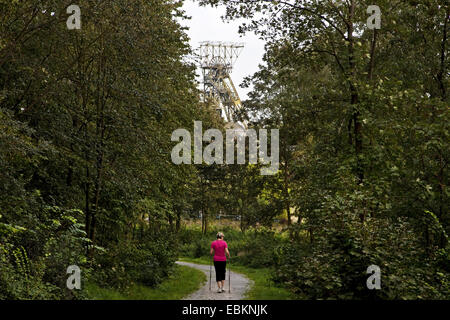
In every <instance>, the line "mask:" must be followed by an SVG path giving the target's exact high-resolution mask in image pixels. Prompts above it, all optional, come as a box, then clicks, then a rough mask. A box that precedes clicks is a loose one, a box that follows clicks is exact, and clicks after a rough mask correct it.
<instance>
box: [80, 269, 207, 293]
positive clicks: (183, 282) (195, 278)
mask: <svg viewBox="0 0 450 320" xmlns="http://www.w3.org/2000/svg"><path fill="white" fill-rule="evenodd" d="M175 268H176V269H175V272H174V273H173V275H172V276H171V277H170V278H169V279H167V280H166V281H164V282H162V283H161V284H160V285H159V286H157V287H156V288H150V287H147V286H143V285H139V284H135V285H132V286H131V287H130V288H129V289H128V290H127V291H126V292H120V291H118V290H115V289H108V288H101V287H99V286H97V285H96V284H93V283H89V284H87V285H86V293H87V295H88V297H89V298H90V299H92V300H179V299H182V298H184V297H185V296H187V295H188V294H190V293H192V292H194V291H196V290H198V289H199V288H200V287H201V286H202V284H203V283H204V282H205V281H206V275H205V274H204V273H203V272H201V271H199V270H196V269H193V268H189V267H184V266H178V265H177V266H175Z"/></svg>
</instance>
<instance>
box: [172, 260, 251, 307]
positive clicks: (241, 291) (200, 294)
mask: <svg viewBox="0 0 450 320" xmlns="http://www.w3.org/2000/svg"><path fill="white" fill-rule="evenodd" d="M177 264H179V265H181V266H186V267H191V268H195V269H198V270H200V271H203V272H204V273H205V274H206V277H207V279H208V280H207V281H206V283H205V285H204V286H203V287H201V288H200V289H199V290H197V291H196V292H194V293H192V294H190V295H189V296H187V297H186V298H184V299H183V300H243V299H244V295H245V292H246V291H247V290H248V289H249V288H250V286H251V285H252V284H253V282H252V281H251V280H249V279H248V278H247V277H246V276H244V275H242V274H240V273H236V272H231V293H229V292H228V270H227V280H226V281H225V289H226V292H223V293H217V283H216V274H215V271H214V266H213V267H212V268H211V269H212V275H211V279H212V284H211V291H210V290H209V266H208V265H203V264H196V263H190V262H181V261H177Z"/></svg>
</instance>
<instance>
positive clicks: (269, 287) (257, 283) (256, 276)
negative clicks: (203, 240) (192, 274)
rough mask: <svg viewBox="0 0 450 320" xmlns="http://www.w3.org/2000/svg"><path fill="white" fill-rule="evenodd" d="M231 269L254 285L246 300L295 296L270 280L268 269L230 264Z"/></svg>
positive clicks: (291, 298) (186, 259)
mask: <svg viewBox="0 0 450 320" xmlns="http://www.w3.org/2000/svg"><path fill="white" fill-rule="evenodd" d="M179 260H180V261H185V262H192V263H198V264H206V265H208V264H209V260H208V259H207V258H196V259H195V258H187V257H183V258H180V259H179ZM231 270H233V271H235V272H239V273H242V274H244V275H246V276H247V277H248V278H249V279H250V280H253V282H254V285H253V286H252V288H250V290H249V291H248V292H247V293H246V297H245V298H246V299H248V300H295V299H296V297H295V295H294V294H293V293H291V292H290V291H289V290H287V289H286V288H282V287H279V286H277V285H275V284H274V283H273V282H272V281H271V280H270V273H271V270H270V269H266V268H262V269H253V268H248V267H244V266H238V265H231Z"/></svg>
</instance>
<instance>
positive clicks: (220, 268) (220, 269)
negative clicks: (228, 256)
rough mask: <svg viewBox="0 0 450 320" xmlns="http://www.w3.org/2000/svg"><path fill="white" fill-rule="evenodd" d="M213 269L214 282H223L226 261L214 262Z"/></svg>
mask: <svg viewBox="0 0 450 320" xmlns="http://www.w3.org/2000/svg"><path fill="white" fill-rule="evenodd" d="M214 269H216V281H217V282H219V281H222V280H225V274H226V273H227V262H226V261H214Z"/></svg>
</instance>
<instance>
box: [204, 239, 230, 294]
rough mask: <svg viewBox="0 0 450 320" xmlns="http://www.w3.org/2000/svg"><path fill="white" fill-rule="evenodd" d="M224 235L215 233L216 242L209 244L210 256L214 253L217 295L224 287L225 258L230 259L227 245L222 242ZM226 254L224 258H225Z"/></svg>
mask: <svg viewBox="0 0 450 320" xmlns="http://www.w3.org/2000/svg"><path fill="white" fill-rule="evenodd" d="M224 237H225V235H224V234H223V233H222V232H219V233H217V240H216V241H213V242H212V243H211V250H210V252H209V254H210V255H213V253H214V268H215V270H216V281H217V286H218V287H219V289H218V290H217V292H218V293H221V292H224V291H225V290H224V286H225V273H226V267H227V257H226V256H228V258H230V259H231V256H230V252H229V251H228V245H227V243H226V242H225V241H224V240H223V238H224ZM225 254H226V256H225Z"/></svg>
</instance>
